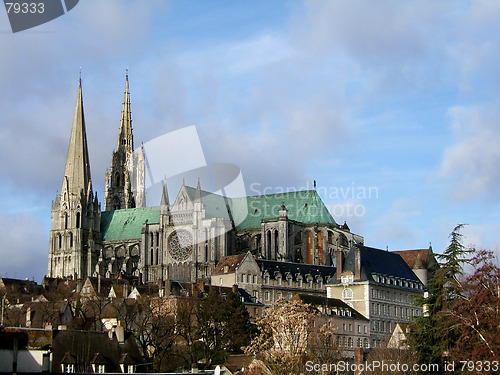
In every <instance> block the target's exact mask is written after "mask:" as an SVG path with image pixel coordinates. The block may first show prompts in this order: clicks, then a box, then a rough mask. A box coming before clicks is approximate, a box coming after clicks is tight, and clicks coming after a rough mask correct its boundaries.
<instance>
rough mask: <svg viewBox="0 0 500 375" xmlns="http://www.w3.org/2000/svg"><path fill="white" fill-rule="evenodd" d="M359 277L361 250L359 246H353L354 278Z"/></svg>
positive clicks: (357, 278)
mask: <svg viewBox="0 0 500 375" xmlns="http://www.w3.org/2000/svg"><path fill="white" fill-rule="evenodd" d="M359 279H361V250H360V248H359V247H357V246H356V247H355V248H354V280H359Z"/></svg>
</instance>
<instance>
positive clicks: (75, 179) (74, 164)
mask: <svg viewBox="0 0 500 375" xmlns="http://www.w3.org/2000/svg"><path fill="white" fill-rule="evenodd" d="M83 112H84V111H83V96H82V79H81V78H80V79H79V80H78V95H77V97H76V105H75V114H74V115H73V125H72V128H71V137H70V141H69V146H68V155H67V157H66V168H65V169H64V177H63V183H62V189H61V195H64V193H67V194H69V195H70V196H73V197H80V193H81V191H82V190H83V192H84V193H85V194H87V192H88V189H89V182H90V163H89V152H88V149H87V133H86V131H85V116H84V113H83ZM70 196H68V197H67V198H68V199H69V198H70ZM90 199H92V195H91V196H90Z"/></svg>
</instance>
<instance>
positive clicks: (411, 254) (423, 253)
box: [393, 248, 433, 268]
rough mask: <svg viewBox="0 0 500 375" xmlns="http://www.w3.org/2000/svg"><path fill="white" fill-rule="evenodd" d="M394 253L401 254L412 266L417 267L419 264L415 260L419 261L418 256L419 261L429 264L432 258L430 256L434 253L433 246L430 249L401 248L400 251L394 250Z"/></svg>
mask: <svg viewBox="0 0 500 375" xmlns="http://www.w3.org/2000/svg"><path fill="white" fill-rule="evenodd" d="M393 253H396V254H399V255H400V256H401V258H403V260H404V261H405V262H406V264H407V265H408V266H410V268H416V267H418V264H417V265H416V264H415V262H416V261H417V259H418V258H420V259H419V262H420V261H421V262H423V265H424V266H428V265H429V261H430V260H431V259H430V258H431V257H433V255H432V254H433V253H432V248H429V249H417V250H399V251H393Z"/></svg>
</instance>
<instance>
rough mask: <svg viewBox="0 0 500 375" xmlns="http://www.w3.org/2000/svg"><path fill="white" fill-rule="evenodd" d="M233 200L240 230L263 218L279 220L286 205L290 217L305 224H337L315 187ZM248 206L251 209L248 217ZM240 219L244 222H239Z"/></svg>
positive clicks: (237, 225)
mask: <svg viewBox="0 0 500 375" xmlns="http://www.w3.org/2000/svg"><path fill="white" fill-rule="evenodd" d="M231 201H232V205H231V207H232V214H233V217H234V219H235V224H236V228H238V229H244V228H257V227H259V226H260V223H261V220H270V219H276V218H277V217H278V211H279V209H280V207H281V205H282V204H284V205H285V207H286V208H287V210H288V219H290V220H295V221H298V222H301V223H305V224H309V223H329V224H335V220H334V219H333V217H332V215H331V214H330V212H329V211H328V209H327V208H326V206H325V204H324V203H323V201H322V200H321V198H320V197H319V195H318V193H317V192H316V191H315V190H305V191H295V192H289V193H278V194H267V195H257V196H250V197H246V198H233V199H232V200H231ZM245 209H246V210H247V211H248V215H247V216H246V218H245V217H244V215H245V213H246V212H245ZM238 219H239V220H238ZM241 220H242V221H241ZM238 221H241V222H240V223H239V224H238Z"/></svg>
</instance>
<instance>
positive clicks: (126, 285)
mask: <svg viewBox="0 0 500 375" xmlns="http://www.w3.org/2000/svg"><path fill="white" fill-rule="evenodd" d="M127 297H128V284H127V283H125V284H123V298H127Z"/></svg>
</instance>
